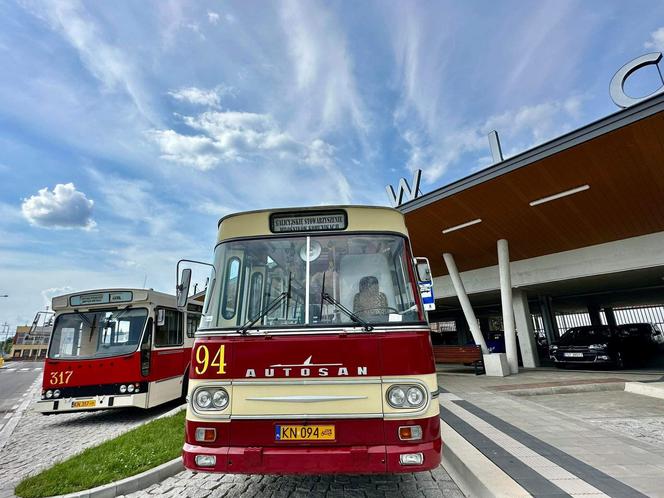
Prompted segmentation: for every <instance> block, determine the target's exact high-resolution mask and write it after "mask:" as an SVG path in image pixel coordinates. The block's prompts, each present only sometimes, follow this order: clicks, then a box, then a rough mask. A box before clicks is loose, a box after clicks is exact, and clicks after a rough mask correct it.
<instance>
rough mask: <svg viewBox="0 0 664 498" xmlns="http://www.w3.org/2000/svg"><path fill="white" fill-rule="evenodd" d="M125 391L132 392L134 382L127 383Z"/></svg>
mask: <svg viewBox="0 0 664 498" xmlns="http://www.w3.org/2000/svg"><path fill="white" fill-rule="evenodd" d="M127 392H128V393H133V392H134V384H129V385H128V386H127Z"/></svg>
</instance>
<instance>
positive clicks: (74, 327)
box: [48, 308, 148, 359]
mask: <svg viewBox="0 0 664 498" xmlns="http://www.w3.org/2000/svg"><path fill="white" fill-rule="evenodd" d="M147 317H148V311H147V310H146V309H144V308H136V309H119V310H118V309H113V310H95V311H88V312H85V313H79V312H74V313H64V314H62V315H60V316H58V317H57V319H56V321H55V327H54V329H53V335H52V337H51V346H50V348H49V355H48V356H49V358H57V359H65V358H67V359H70V358H75V359H82V358H101V357H107V356H116V355H122V354H127V353H131V352H133V351H136V349H137V348H138V344H139V343H140V340H141V334H142V333H143V329H144V328H145V322H146V320H147Z"/></svg>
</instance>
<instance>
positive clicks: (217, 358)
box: [194, 344, 226, 375]
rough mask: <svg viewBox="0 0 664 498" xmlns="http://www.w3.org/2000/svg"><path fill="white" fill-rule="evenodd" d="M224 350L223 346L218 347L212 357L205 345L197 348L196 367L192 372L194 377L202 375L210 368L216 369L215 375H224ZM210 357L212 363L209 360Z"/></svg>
mask: <svg viewBox="0 0 664 498" xmlns="http://www.w3.org/2000/svg"><path fill="white" fill-rule="evenodd" d="M224 349H225V346H223V345H222V346H219V349H217V351H216V353H215V354H214V356H212V355H211V354H210V349H209V348H208V347H207V346H206V345H205V344H203V345H201V346H198V348H197V349H196V356H195V360H196V367H195V368H194V371H195V372H196V375H204V374H205V372H207V371H208V368H210V367H217V371H216V373H217V374H225V373H226V363H225V361H224ZM211 357H212V361H210V358H211Z"/></svg>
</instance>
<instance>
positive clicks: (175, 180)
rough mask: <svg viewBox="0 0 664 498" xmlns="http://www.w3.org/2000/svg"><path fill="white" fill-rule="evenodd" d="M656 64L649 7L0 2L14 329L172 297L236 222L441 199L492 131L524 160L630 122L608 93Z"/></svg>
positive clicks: (4, 219)
mask: <svg viewBox="0 0 664 498" xmlns="http://www.w3.org/2000/svg"><path fill="white" fill-rule="evenodd" d="M662 50H664V2H661V1H654V0H651V1H643V0H641V1H638V0H633V1H630V2H624V1H621V0H615V1H608V0H579V1H564V0H554V1H548V2H547V1H538V2H532V1H529V0H513V1H501V2H495V1H490V0H486V1H480V0H473V1H454V2H452V1H442V0H441V1H436V2H428V1H424V0H418V1H415V0H412V1H392V0H380V1H378V0H376V1H365V2H351V1H350V0H347V1H334V0H332V1H326V2H322V1H317V0H306V1H304V0H303V1H283V2H277V1H274V2H267V1H266V2H244V1H237V2H230V1H219V2H203V1H200V2H188V1H176V0H165V1H156V0H155V1H152V2H150V1H146V2H131V1H120V0H116V1H114V2H75V1H72V2H70V1H45V2H33V1H20V2H13V1H6V0H0V68H2V70H1V71H0V295H4V294H7V295H9V297H7V298H1V297H0V324H2V323H4V322H7V323H8V324H9V325H10V328H11V329H12V330H13V329H14V327H15V326H16V325H18V324H22V323H26V322H30V321H31V320H32V317H33V316H34V314H35V313H36V312H37V311H38V310H40V309H44V307H45V306H46V305H48V304H50V299H51V298H52V296H54V295H58V294H63V293H66V292H73V291H79V290H86V289H96V288H103V287H142V286H144V285H145V286H146V287H152V288H155V289H156V290H161V291H164V292H171V293H173V292H174V286H175V265H176V263H177V261H178V259H180V258H189V259H198V260H202V261H210V260H211V256H212V250H213V245H214V241H215V237H216V227H217V221H218V219H219V218H220V217H221V216H224V215H226V214H229V213H232V212H237V211H244V210H251V209H259V208H271V207H284V206H306V205H326V204H347V203H353V204H371V205H377V204H378V205H388V204H389V202H388V198H387V195H386V193H385V186H386V185H388V184H392V185H395V186H396V184H397V183H398V181H399V178H401V177H405V178H406V179H408V180H410V178H411V177H412V175H413V172H414V171H415V170H416V169H422V171H423V174H422V184H421V190H422V192H424V193H426V192H430V191H432V190H434V189H436V188H439V187H441V186H444V185H446V184H448V183H450V182H452V181H454V180H457V179H459V178H462V177H464V176H467V175H469V174H472V173H474V172H476V171H479V170H481V169H483V168H485V167H487V166H489V165H490V164H491V156H490V151H489V145H488V141H487V134H488V133H489V132H490V131H491V130H494V129H495V130H497V131H498V133H499V135H500V139H501V143H502V147H503V152H504V154H505V156H506V157H509V156H512V155H515V154H518V153H520V152H523V151H524V150H527V149H529V148H531V147H533V146H535V145H537V144H540V143H543V142H545V141H547V140H550V139H552V138H555V137H557V136H559V135H561V134H563V133H565V132H567V131H571V130H573V129H576V128H579V127H580V126H583V125H585V124H587V123H590V122H592V121H594V120H596V119H599V118H601V117H603V116H606V115H609V114H611V113H614V112H616V111H618V108H617V107H616V106H615V104H614V103H613V102H612V101H611V99H610V97H609V94H608V86H609V82H610V80H611V77H612V76H613V74H614V73H615V72H616V71H617V70H618V69H619V68H620V67H621V66H622V65H623V64H625V63H626V62H628V61H630V60H632V59H633V58H635V57H638V56H640V55H642V54H645V53H648V52H653V51H662ZM660 85H661V81H660V79H659V75H658V74H657V71H656V69H655V68H653V67H650V68H646V69H644V70H643V71H641V72H639V74H638V75H635V77H634V78H632V79H630V80H629V82H628V85H627V91H628V93H630V94H631V95H633V96H640V95H646V94H648V93H650V92H652V91H654V90H656V89H657V88H658V87H659V86H660ZM0 330H1V329H0Z"/></svg>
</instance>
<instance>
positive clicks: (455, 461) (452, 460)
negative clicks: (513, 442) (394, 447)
mask: <svg viewBox="0 0 664 498" xmlns="http://www.w3.org/2000/svg"><path fill="white" fill-rule="evenodd" d="M440 433H441V436H442V438H443V445H444V446H443V459H442V464H443V467H444V468H445V470H446V471H447V473H448V474H449V475H450V477H451V478H452V480H453V481H454V482H455V483H456V484H457V486H459V489H461V491H462V492H463V494H464V495H465V496H472V497H473V498H475V497H486V498H490V497H495V496H498V497H505V498H517V497H518V498H521V497H529V496H531V494H530V493H528V491H526V490H525V489H524V488H522V487H521V486H520V485H519V484H518V483H517V482H516V481H515V480H514V479H512V478H511V477H510V476H508V475H507V474H506V473H505V472H503V470H501V469H500V468H499V467H498V466H497V465H496V464H494V463H493V462H492V461H491V460H489V459H488V458H487V457H486V456H484V455H483V454H482V453H481V452H480V451H479V450H478V449H477V448H475V447H474V446H473V445H472V444H470V443H469V442H468V441H466V440H465V439H464V438H463V436H461V435H460V434H459V433H458V432H456V431H455V430H454V429H452V427H450V426H449V425H447V424H446V423H445V421H444V420H442V419H441V421H440Z"/></svg>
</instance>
